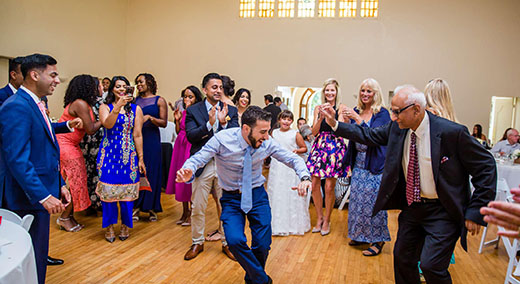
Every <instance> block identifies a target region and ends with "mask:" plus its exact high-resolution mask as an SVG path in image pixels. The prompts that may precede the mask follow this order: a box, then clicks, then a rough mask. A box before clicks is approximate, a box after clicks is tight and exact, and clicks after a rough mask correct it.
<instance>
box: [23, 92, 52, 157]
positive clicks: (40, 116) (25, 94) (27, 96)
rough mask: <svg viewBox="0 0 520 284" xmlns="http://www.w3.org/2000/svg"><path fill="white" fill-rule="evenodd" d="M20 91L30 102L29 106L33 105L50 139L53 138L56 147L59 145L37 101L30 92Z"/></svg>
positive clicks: (32, 107)
mask: <svg viewBox="0 0 520 284" xmlns="http://www.w3.org/2000/svg"><path fill="white" fill-rule="evenodd" d="M18 92H20V95H21V96H22V97H23V98H24V99H25V100H27V103H28V104H29V106H30V107H31V109H32V110H33V111H34V112H35V115H36V117H38V118H37V120H39V121H40V123H41V126H42V127H43V128H44V129H45V130H44V131H45V133H47V136H49V139H51V141H52V142H53V143H54V147H58V145H57V144H56V136H55V135H54V132H50V131H49V127H48V126H47V122H46V121H45V120H44V118H43V116H42V113H41V111H40V108H39V107H38V105H36V103H35V102H34V100H33V99H32V98H31V96H30V95H29V94H27V93H26V92H25V91H24V90H21V89H20V90H18Z"/></svg>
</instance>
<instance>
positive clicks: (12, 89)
mask: <svg viewBox="0 0 520 284" xmlns="http://www.w3.org/2000/svg"><path fill="white" fill-rule="evenodd" d="M8 85H9V88H11V91H13V94H16V91H17V90H16V88H15V87H14V86H13V85H11V83H9V84H8Z"/></svg>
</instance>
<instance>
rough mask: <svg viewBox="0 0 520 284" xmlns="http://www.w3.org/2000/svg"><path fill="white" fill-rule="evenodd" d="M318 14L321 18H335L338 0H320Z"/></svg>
mask: <svg viewBox="0 0 520 284" xmlns="http://www.w3.org/2000/svg"><path fill="white" fill-rule="evenodd" d="M318 16H319V17H321V18H334V16H336V0H320V2H319V3H318Z"/></svg>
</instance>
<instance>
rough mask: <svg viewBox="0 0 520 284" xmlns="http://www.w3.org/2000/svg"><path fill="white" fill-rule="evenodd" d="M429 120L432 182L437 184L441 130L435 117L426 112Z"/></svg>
mask: <svg viewBox="0 0 520 284" xmlns="http://www.w3.org/2000/svg"><path fill="white" fill-rule="evenodd" d="M426 113H427V114H428V116H429V118H430V147H431V149H430V154H431V159H432V170H433V180H434V181H435V184H437V178H438V176H439V165H440V159H441V157H440V156H441V129H440V128H439V126H438V123H437V117H435V116H434V115H433V114H431V113H430V112H426Z"/></svg>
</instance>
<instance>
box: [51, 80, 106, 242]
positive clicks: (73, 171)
mask: <svg viewBox="0 0 520 284" xmlns="http://www.w3.org/2000/svg"><path fill="white" fill-rule="evenodd" d="M101 90H102V87H101V84H100V83H99V80H98V79H97V78H95V77H92V76H90V75H78V76H75V77H74V78H72V80H71V81H70V83H69V85H68V87H67V91H66V92H65V97H64V106H65V110H63V114H62V115H61V117H60V119H59V121H60V122H62V121H68V120H72V119H74V118H76V117H79V118H81V120H82V121H83V129H75V131H74V132H70V133H66V134H60V135H57V140H58V143H59V145H60V164H61V175H62V176H63V178H64V179H65V180H67V182H68V184H69V186H70V193H71V195H72V202H71V203H70V204H69V205H68V206H67V208H66V209H65V211H64V212H63V213H62V214H61V216H60V217H59V218H58V219H56V223H57V224H58V226H59V227H60V228H61V229H64V230H66V231H68V232H77V231H79V230H81V229H82V228H83V226H82V225H80V224H78V222H77V221H76V219H74V212H77V211H83V210H85V209H87V208H88V207H89V206H90V198H89V195H88V188H87V171H86V168H85V159H84V158H83V153H82V152H81V149H80V148H79V143H80V142H81V140H82V139H83V136H85V132H86V133H87V134H94V133H95V132H96V131H98V129H99V127H101V122H99V121H96V120H95V118H94V114H93V113H92V109H91V107H92V106H93V105H94V104H95V103H96V98H97V96H98V95H99V92H101Z"/></svg>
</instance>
